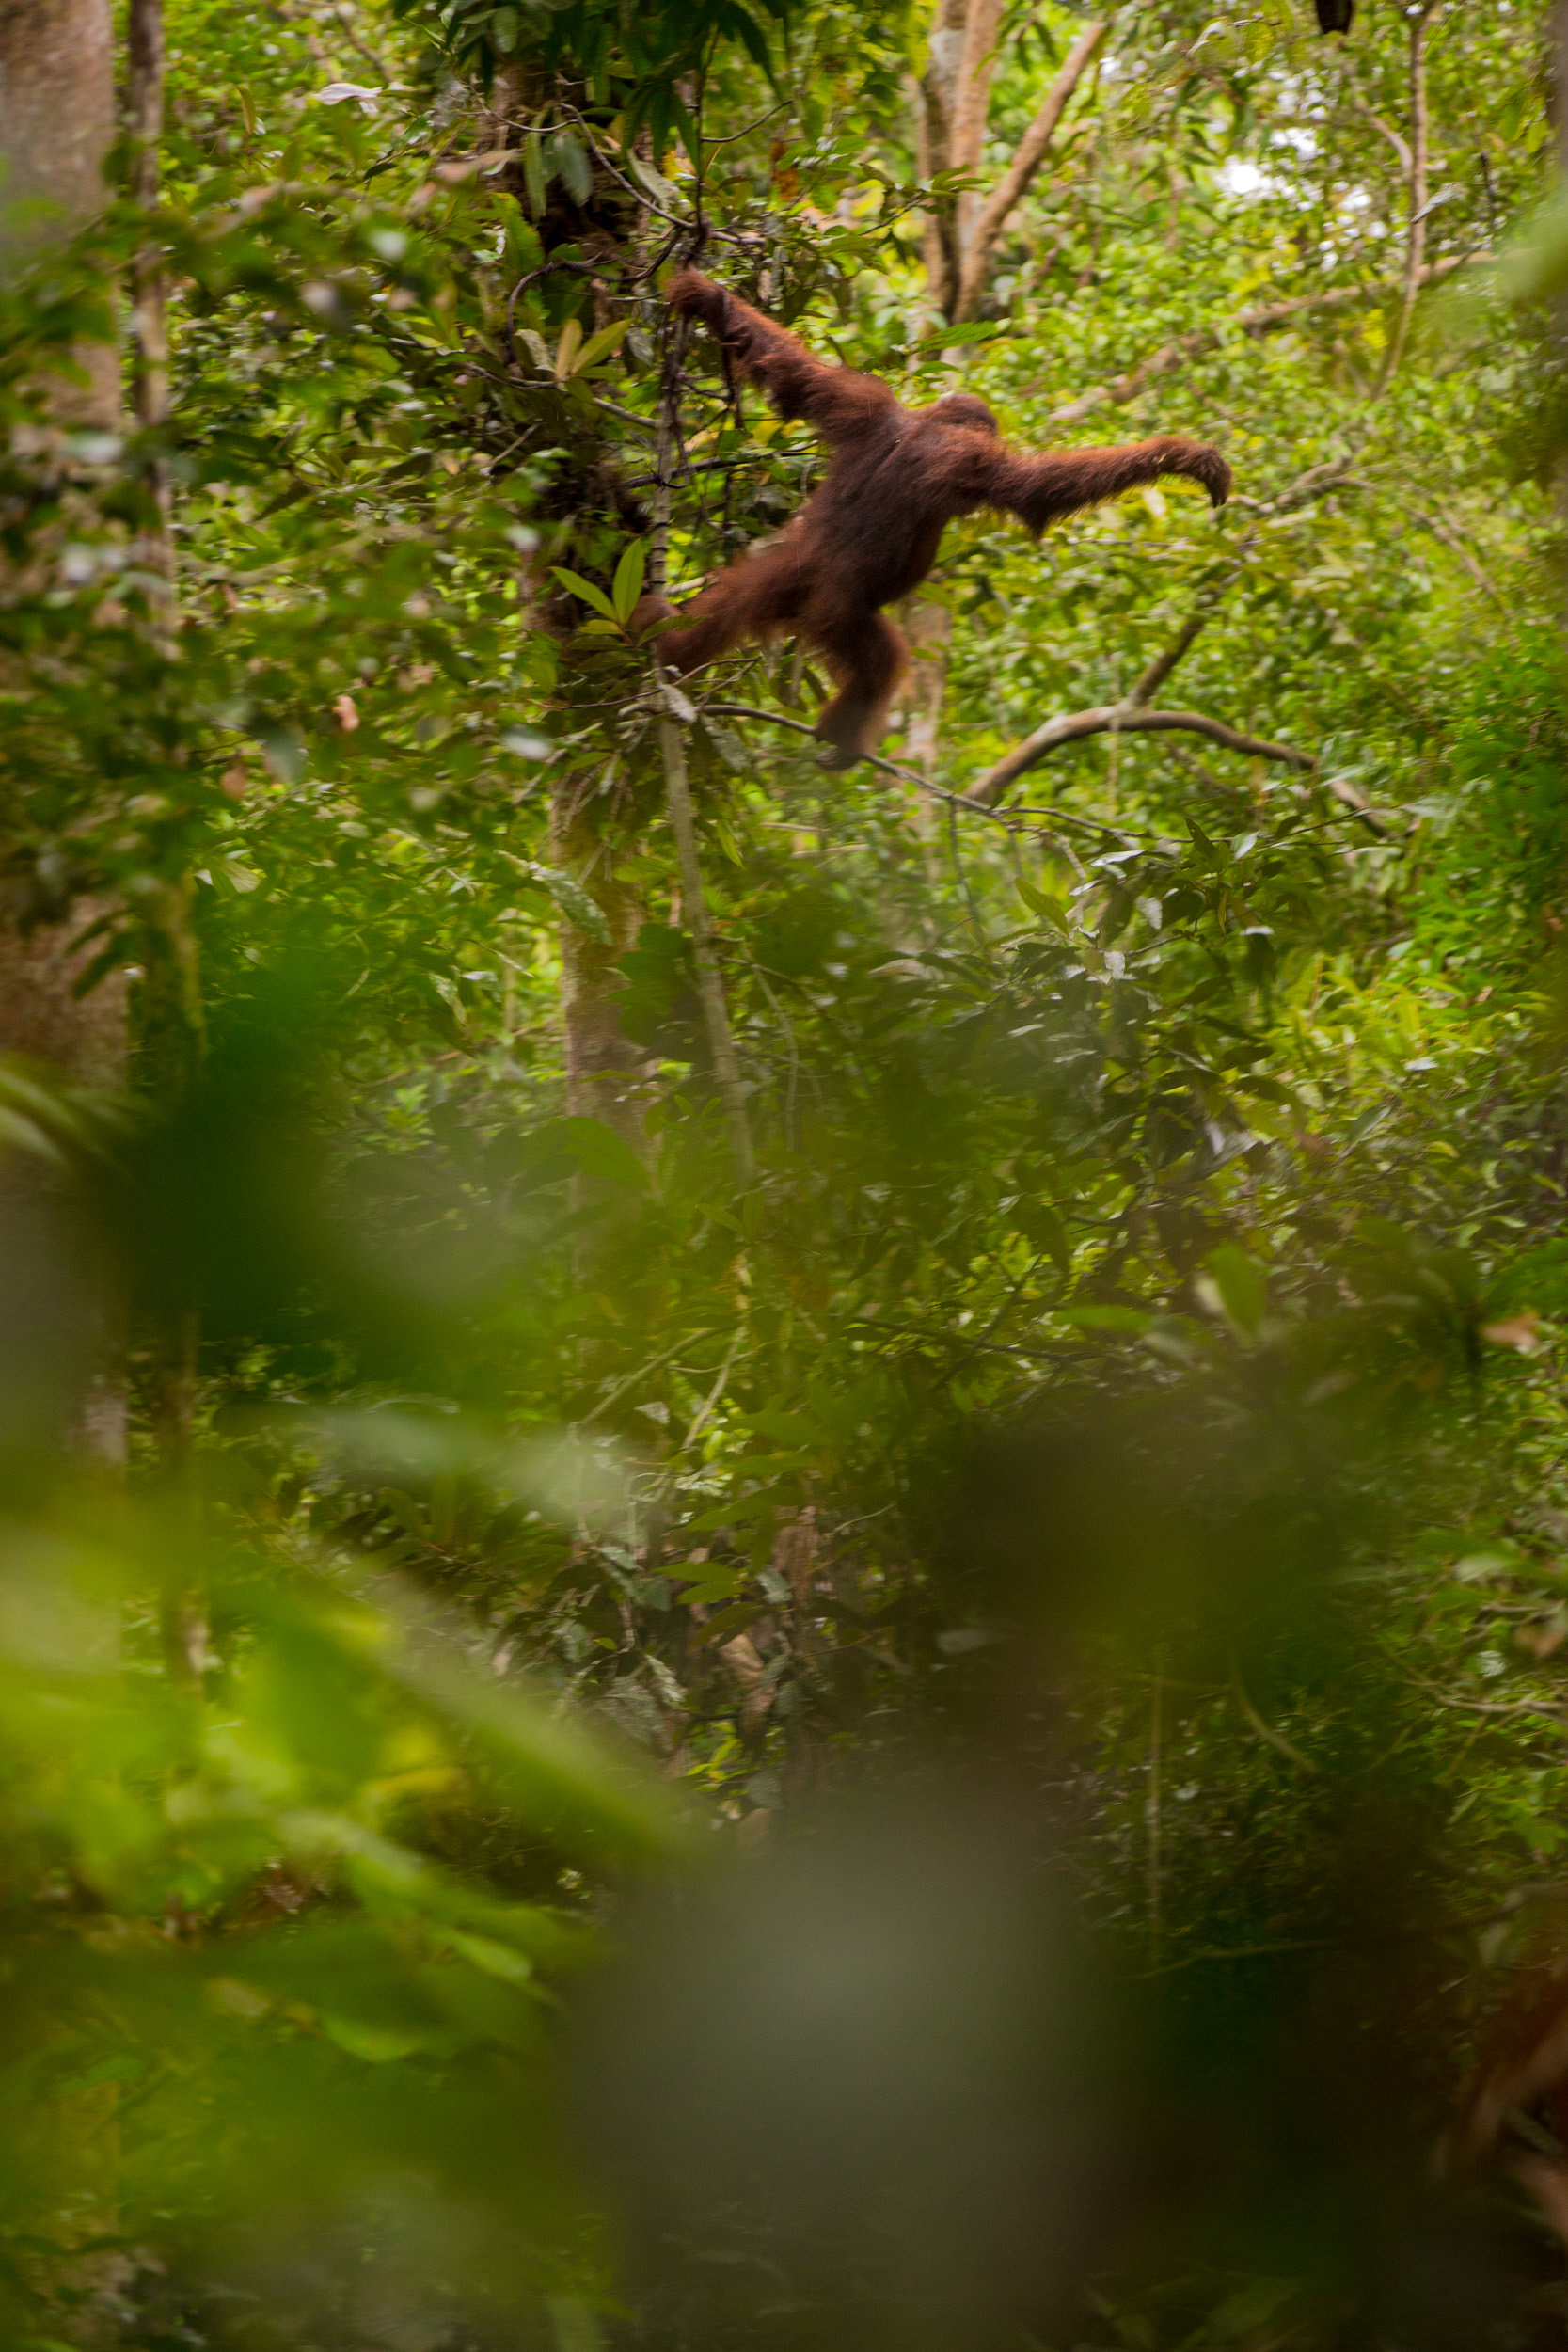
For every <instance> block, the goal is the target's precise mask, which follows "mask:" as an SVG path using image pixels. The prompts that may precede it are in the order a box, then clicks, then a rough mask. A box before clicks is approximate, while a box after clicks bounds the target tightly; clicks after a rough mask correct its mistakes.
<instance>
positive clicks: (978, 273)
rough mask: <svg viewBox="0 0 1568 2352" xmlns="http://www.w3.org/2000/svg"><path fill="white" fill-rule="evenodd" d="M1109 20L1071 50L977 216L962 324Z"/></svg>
mask: <svg viewBox="0 0 1568 2352" xmlns="http://www.w3.org/2000/svg"><path fill="white" fill-rule="evenodd" d="M1109 21H1110V20H1109V19H1108V18H1106V17H1097V18H1096V19H1095V20H1094V22H1093V23H1092V24H1086V25H1085V28H1084V30H1083V31H1082V32H1081V33H1080V34H1079V36H1078V39H1077V40H1075V41H1074V42H1073V44H1072V47H1071V48H1070V49H1069V51H1068V54H1067V57H1066V59H1065V60H1064V62H1063V65H1062V70H1061V72H1059V73H1058V74H1057V76H1056V79H1055V80H1054V81H1053V83H1052V85H1051V87H1050V89H1049V90H1048V91H1047V93H1046V97H1045V103H1043V105H1042V106H1041V107H1040V110H1039V112H1038V114H1037V115H1036V117H1035V119H1034V120H1033V122H1031V124H1030V125H1029V128H1028V129H1027V131H1025V133H1024V134H1023V136H1022V139H1021V140H1020V142H1019V148H1018V152H1017V154H1016V155H1015V156H1014V157H1013V160H1012V162H1011V163H1010V164H1009V165H1008V167H1007V168H1006V171H1005V172H1004V173H1003V175H1002V178H1001V180H1000V181H999V182H998V183H997V185H996V187H995V188H994V189H993V190H992V192H991V194H990V196H989V197H988V198H987V199H986V201H985V202H984V204H982V206H981V207H980V210H979V212H978V213H977V214H976V215H975V218H974V225H973V227H972V229H971V230H970V233H969V237H968V240H967V243H966V246H965V249H964V252H963V268H962V276H961V278H960V280H959V284H958V301H957V303H956V304H955V306H954V310H953V316H954V319H955V320H956V321H962V320H964V319H969V318H973V317H974V311H975V308H976V306H977V304H978V302H979V299H980V294H981V291H982V289H983V287H984V284H985V279H986V272H987V270H988V269H989V268H990V257H991V254H992V252H993V250H994V248H995V246H996V241H997V238H998V237H999V236H1000V235H1001V233H1002V230H1003V229H1004V228H1005V226H1006V222H1007V220H1008V217H1009V216H1010V215H1011V214H1012V213H1013V212H1014V211H1015V210H1016V208H1017V207H1018V205H1019V204H1020V203H1021V202H1022V199H1023V198H1024V196H1025V195H1026V194H1027V193H1028V190H1029V188H1030V187H1031V185H1032V184H1033V183H1034V180H1035V177H1036V174H1037V172H1038V170H1039V167H1040V166H1041V164H1042V163H1043V162H1044V161H1045V157H1046V152H1047V151H1048V149H1049V148H1050V145H1051V142H1052V140H1053V138H1054V136H1055V135H1056V127H1057V125H1058V123H1059V122H1060V121H1061V119H1062V116H1063V113H1064V111H1065V110H1066V107H1067V103H1068V101H1069V98H1070V97H1071V96H1072V93H1073V91H1074V90H1075V89H1076V88H1077V87H1078V85H1079V83H1080V82H1081V81H1082V79H1083V77H1084V73H1085V69H1086V67H1087V66H1088V63H1089V61H1090V59H1091V58H1092V57H1093V56H1094V54H1095V52H1096V50H1097V49H1098V48H1099V47H1100V44H1101V40H1103V39H1104V36H1105V27H1106V24H1108V23H1109Z"/></svg>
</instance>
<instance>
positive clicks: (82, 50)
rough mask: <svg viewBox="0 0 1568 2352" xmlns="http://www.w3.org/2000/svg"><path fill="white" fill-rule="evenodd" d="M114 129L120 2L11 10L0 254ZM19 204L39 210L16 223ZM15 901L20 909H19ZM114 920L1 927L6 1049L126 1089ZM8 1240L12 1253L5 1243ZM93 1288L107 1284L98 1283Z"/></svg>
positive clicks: (64, 419) (93, 1419)
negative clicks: (109, 962) (94, 977)
mask: <svg viewBox="0 0 1568 2352" xmlns="http://www.w3.org/2000/svg"><path fill="white" fill-rule="evenodd" d="M114 133H115V86H114V45H113V28H112V24H111V18H110V10H109V0H0V155H3V156H4V157H5V159H6V180H5V185H4V197H3V203H0V255H3V256H4V257H5V258H8V259H9V260H10V261H11V262H17V261H23V260H25V259H26V257H27V255H28V254H29V253H30V252H32V251H34V250H37V249H38V248H39V247H40V246H42V245H44V244H45V243H47V242H48V240H49V239H50V238H51V237H59V236H62V235H66V234H69V233H70V232H71V231H72V230H75V229H78V228H79V227H81V226H82V224H83V223H84V222H85V221H87V220H89V219H90V218H91V217H92V215H93V214H94V213H96V212H98V211H99V210H100V209H101V208H102V207H103V202H104V197H105V191H104V183H103V166H104V161H105V159H106V157H107V154H108V151H109V148H110V145H111V142H112V140H113V138H114ZM19 200H21V201H22V202H23V203H24V204H25V205H26V207H27V210H26V211H25V212H24V213H23V214H22V215H21V216H20V217H18V216H16V215H12V214H10V211H9V208H10V206H11V205H13V204H15V203H17V202H18V201H19ZM76 357H77V358H78V361H79V364H80V365H81V367H82V370H83V373H84V375H85V377H86V381H85V382H84V383H82V384H68V383H65V382H63V381H58V380H55V381H54V382H52V383H51V384H50V386H49V387H48V391H49V397H50V406H51V410H52V413H53V415H54V416H55V420H56V421H57V422H59V423H60V424H62V425H67V426H72V427H82V426H90V427H96V428H98V429H100V430H103V431H109V430H112V429H113V428H114V427H115V426H116V425H117V424H118V423H119V415H120V404H119V352H118V350H117V349H116V347H115V346H114V345H113V344H112V343H93V344H87V345H84V346H82V347H81V348H80V350H79V351H78V353H77V355H76ZM13 904H14V901H13ZM102 913H103V908H102V907H101V906H98V905H94V904H93V903H91V902H90V901H88V902H82V903H79V904H77V905H76V906H74V907H73V908H72V909H71V913H70V915H69V917H68V918H67V920H65V921H63V922H57V921H56V922H46V923H40V924H38V925H36V926H34V927H33V928H31V929H29V930H25V931H24V930H23V929H22V928H21V927H20V925H19V923H18V921H17V919H16V916H15V914H14V913H13V914H12V915H11V917H10V919H9V920H8V921H7V922H6V924H5V926H4V928H3V929H0V1051H3V1052H7V1053H12V1054H24V1055H27V1056H29V1057H32V1058H34V1059H36V1060H39V1061H45V1062H51V1063H53V1064H54V1065H55V1067H56V1068H57V1069H59V1070H61V1071H62V1072H64V1073H66V1075H67V1076H69V1077H71V1079H73V1080H75V1081H77V1082H78V1083H79V1084H83V1085H87V1086H92V1087H99V1088H103V1089H108V1090H110V1091H114V1092H118V1091H119V1090H120V1089H122V1088H123V1087H124V1084H125V1074H126V1042H127V1021H126V982H125V977H124V975H123V974H121V973H116V974H114V975H112V976H111V977H109V978H107V979H104V980H102V981H100V982H99V984H98V985H97V987H95V988H94V989H92V990H91V992H90V993H88V994H87V995H85V996H81V997H78V996H76V995H75V994H74V993H72V992H73V990H74V988H75V985H76V983H77V981H78V980H79V979H80V978H81V977H82V974H83V972H84V970H85V968H86V966H87V964H88V963H89V962H90V961H91V960H92V958H93V956H94V955H95V954H96V953H97V947H98V944H99V943H97V942H95V943H94V944H93V945H92V946H79V945H78V944H77V943H78V942H79V941H80V940H81V938H82V935H83V933H84V932H85V931H86V930H87V929H88V928H89V927H90V926H91V925H92V924H93V922H94V921H95V919H96V918H97V916H98V915H99V914H102ZM40 1189H41V1188H40V1183H39V1180H38V1178H37V1176H36V1174H35V1173H34V1172H32V1171H31V1170H28V1171H20V1170H17V1169H16V1168H14V1164H13V1168H12V1171H11V1172H10V1173H9V1174H8V1177H7V1180H6V1184H5V1188H4V1195H3V1198H0V1249H4V1250H5V1252H6V1254H7V1255H10V1254H11V1252H12V1251H13V1250H14V1249H15V1248H17V1247H18V1246H20V1245H21V1244H22V1241H23V1236H24V1234H27V1233H31V1234H33V1235H34V1236H35V1238H36V1235H37V1231H38V1224H39V1219H40V1216H46V1215H47V1208H46V1204H45V1203H44V1202H43V1201H42V1200H41V1199H40V1197H39V1196H40ZM7 1237H8V1243H7ZM8 1245H9V1246H8ZM87 1287H88V1288H89V1289H90V1288H93V1287H95V1286H94V1285H92V1284H91V1283H90V1281H89V1284H88V1286H87ZM96 1290H97V1303H96V1305H95V1306H94V1307H92V1308H91V1309H90V1310H85V1311H86V1312H87V1320H88V1323H89V1325H91V1326H92V1327H93V1328H91V1329H89V1330H88V1331H87V1332H86V1333H85V1334H83V1337H84V1340H85V1341H86V1343H87V1347H88V1352H89V1354H90V1356H91V1358H92V1359H93V1360H94V1362H95V1364H96V1370H95V1371H94V1372H93V1373H92V1374H91V1375H89V1376H88V1377H87V1381H86V1385H85V1388H83V1389H82V1390H81V1391H79V1393H78V1397H77V1400H76V1403H75V1406H74V1407H73V1409H72V1410H71V1413H70V1415H69V1418H70V1420H71V1421H72V1422H74V1428H73V1430H72V1432H71V1435H72V1439H73V1442H74V1445H75V1447H76V1449H77V1450H78V1451H79V1452H80V1453H82V1454H87V1455H89V1456H93V1457H96V1458H98V1459H100V1460H104V1461H108V1462H111V1463H118V1462H119V1461H122V1460H123V1458H124V1452H125V1400H124V1387H123V1381H122V1379H121V1377H120V1375H119V1370H118V1368H117V1367H116V1366H115V1364H114V1362H113V1359H114V1356H115V1354H116V1353H117V1339H118V1328H119V1321H120V1317H119V1311H118V1307H115V1306H111V1305H110V1304H109V1303H108V1301H107V1300H106V1298H105V1296H104V1294H103V1287H102V1285H98V1286H96Z"/></svg>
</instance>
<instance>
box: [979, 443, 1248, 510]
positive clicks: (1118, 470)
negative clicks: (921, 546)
mask: <svg viewBox="0 0 1568 2352" xmlns="http://www.w3.org/2000/svg"><path fill="white" fill-rule="evenodd" d="M1167 473H1179V474H1185V475H1186V476H1187V478H1188V480H1189V481H1192V482H1199V483H1201V484H1202V485H1203V487H1204V488H1205V489H1206V490H1207V491H1208V493H1209V496H1210V499H1211V501H1212V503H1213V504H1214V505H1215V506H1223V505H1224V504H1225V501H1226V500H1227V498H1228V497H1229V495H1230V469H1229V467H1228V466H1227V464H1226V462H1225V459H1224V458H1223V457H1222V456H1221V454H1220V453H1219V451H1218V450H1217V449H1214V448H1212V447H1211V445H1210V444H1209V443H1208V442H1207V441H1187V440H1183V439H1181V438H1180V436H1179V435H1176V434H1162V435H1161V436H1160V437H1159V438H1158V439H1157V440H1153V441H1131V442H1129V443H1128V444H1127V446H1126V447H1125V448H1122V449H1068V450H1061V451H1059V452H1056V453H1053V454H1052V455H1050V456H1046V457H1015V456H1013V455H1012V454H1011V453H1009V452H1008V451H1006V450H1004V449H998V450H996V451H994V452H991V451H990V450H987V451H986V452H985V453H984V463H983V486H981V484H980V482H978V481H977V483H976V485H975V486H976V503H977V504H979V505H982V506H999V507H1004V508H1006V510H1007V512H1008V513H1010V514H1014V515H1017V516H1019V518H1020V520H1021V521H1022V522H1025V523H1027V524H1028V526H1029V528H1030V530H1031V531H1043V530H1044V529H1045V527H1046V525H1047V523H1053V522H1058V521H1060V519H1061V517H1062V516H1064V515H1075V514H1077V513H1078V512H1079V511H1080V510H1081V509H1082V508H1084V507H1085V506H1097V505H1099V503H1100V501H1101V500H1102V499H1114V498H1119V497H1120V495H1121V493H1122V492H1123V491H1124V490H1135V489H1138V488H1139V487H1141V486H1142V485H1145V484H1148V483H1152V482H1158V480H1159V479H1160V476H1161V475H1162V474H1167Z"/></svg>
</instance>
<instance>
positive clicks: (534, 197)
mask: <svg viewBox="0 0 1568 2352" xmlns="http://www.w3.org/2000/svg"><path fill="white" fill-rule="evenodd" d="M523 188H524V191H525V193H526V195H527V197H528V209H529V211H530V212H531V214H532V215H533V217H534V219H535V220H538V219H540V218H541V217H542V216H543V214H544V210H545V142H544V139H543V138H542V136H541V135H540V134H539V133H538V132H537V131H531V132H530V133H529V135H528V136H527V138H525V139H524V141H523Z"/></svg>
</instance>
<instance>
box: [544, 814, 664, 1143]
mask: <svg viewBox="0 0 1568 2352" xmlns="http://www.w3.org/2000/svg"><path fill="white" fill-rule="evenodd" d="M595 797H596V796H595V795H594V791H593V786H592V782H591V780H590V779H589V778H588V777H585V776H580V775H579V776H577V777H568V778H566V780H565V781H564V782H563V783H562V785H561V786H560V787H559V788H558V789H557V790H556V792H555V794H554V796H553V797H552V799H551V803H550V839H551V847H552V850H553V852H554V857H555V863H556V865H557V866H559V867H560V869H561V871H562V873H563V874H570V875H571V877H572V879H573V881H574V882H580V883H581V885H582V887H583V889H584V890H585V891H587V893H588V895H589V897H590V898H592V899H593V901H594V905H595V906H596V907H597V908H598V909H599V912H600V914H602V915H603V916H604V918H605V923H606V926H607V928H608V930H609V932H610V938H609V941H608V944H607V943H606V942H604V941H601V940H597V939H594V938H593V937H592V936H591V935H590V933H589V932H587V931H584V930H578V926H577V925H576V924H575V923H573V922H571V921H569V920H568V919H567V918H566V917H565V916H564V915H563V916H562V922H561V966H562V970H561V1009H562V1025H563V1026H564V1029H565V1038H566V1107H567V1109H568V1110H569V1111H571V1112H572V1113H573V1115H574V1116H575V1117H578V1118H585V1119H600V1120H603V1121H604V1123H605V1125H606V1126H607V1127H611V1128H613V1129H614V1131H615V1133H616V1134H617V1135H618V1136H620V1137H621V1140H622V1141H623V1143H627V1144H629V1145H630V1146H631V1148H632V1150H633V1151H634V1152H642V1151H643V1150H644V1149H645V1146H646V1137H645V1136H644V1133H643V1126H642V1092H641V1075H640V1073H641V1064H642V1061H643V1058H644V1057H643V1053H642V1049H641V1046H638V1045H634V1044H633V1042H632V1041H631V1040H630V1038H628V1037H627V1035H626V1031H625V1030H624V1029H623V1028H622V1026H621V1016H620V1005H619V998H620V991H621V988H622V985H623V982H622V979H621V975H620V973H619V972H618V971H617V970H616V968H615V967H616V965H617V964H618V963H619V962H620V961H621V958H622V957H623V956H624V955H625V954H626V952H627V950H628V949H629V948H631V947H634V946H636V944H637V933H638V930H639V928H640V926H641V921H642V905H641V899H640V898H638V895H637V893H636V891H635V890H633V889H632V888H631V887H630V885H629V884H628V883H626V882H623V881H621V879H620V878H619V877H618V875H617V874H616V873H615V871H614V867H613V864H612V859H613V855H614V847H615V845H614V842H613V839H612V838H611V839H607V838H606V835H605V833H604V831H603V829H602V826H601V824H600V822H599V820H598V818H597V817H596V814H595V811H594V798H595Z"/></svg>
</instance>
